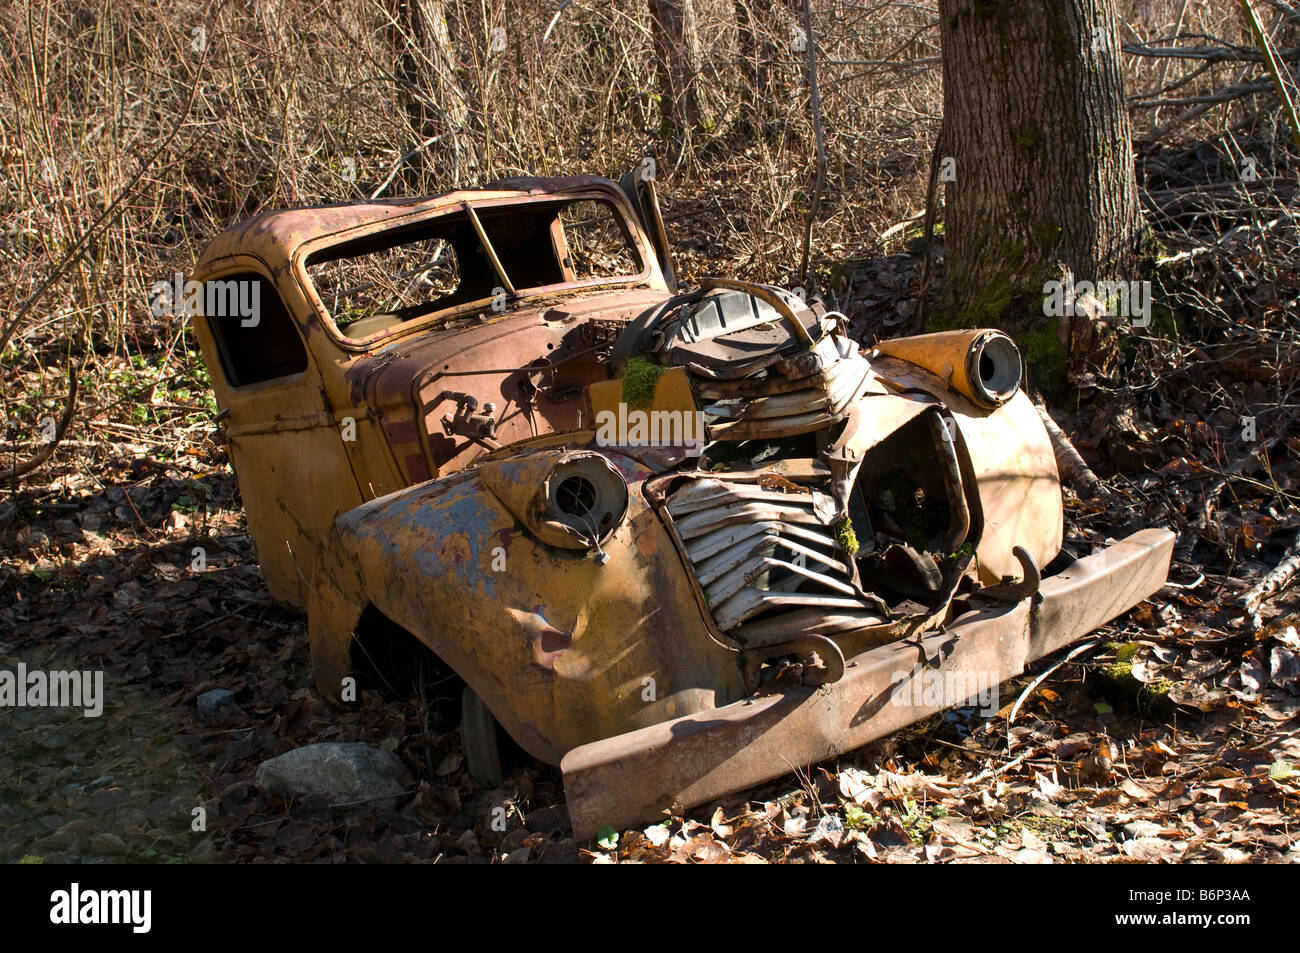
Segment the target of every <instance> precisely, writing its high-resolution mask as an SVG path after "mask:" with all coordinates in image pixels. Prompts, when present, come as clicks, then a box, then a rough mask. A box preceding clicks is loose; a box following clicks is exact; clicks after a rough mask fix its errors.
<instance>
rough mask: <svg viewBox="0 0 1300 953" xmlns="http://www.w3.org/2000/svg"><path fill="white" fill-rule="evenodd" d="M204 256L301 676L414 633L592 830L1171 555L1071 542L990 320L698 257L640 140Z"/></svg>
mask: <svg viewBox="0 0 1300 953" xmlns="http://www.w3.org/2000/svg"><path fill="white" fill-rule="evenodd" d="M193 277H194V279H195V280H196V281H197V282H200V283H201V284H202V286H203V287H208V288H211V287H217V288H221V289H229V288H232V287H236V285H232V284H231V282H242V283H244V284H243V285H242V286H241V287H244V288H246V289H247V288H252V289H253V291H254V293H255V294H254V297H253V300H255V301H257V302H258V303H259V307H258V311H257V315H256V317H255V318H254V319H252V320H247V319H242V320H241V319H240V318H239V317H229V316H222V314H220V313H219V312H220V311H221V310H222V309H221V308H220V307H219V305H220V303H221V296H220V295H217V296H215V298H216V301H217V306H214V305H213V298H214V296H213V295H207V302H206V305H203V304H202V303H201V304H200V306H199V307H198V308H197V309H195V310H196V311H197V312H199V313H195V314H194V325H195V331H196V333H197V336H198V339H199V342H200V345H201V347H202V351H203V355H204V359H205V361H206V363H207V366H208V369H209V371H210V373H211V377H212V384H213V389H214V390H215V392H216V399H217V403H218V407H219V415H218V426H219V429H220V432H221V434H222V436H223V438H224V439H225V440H226V441H227V443H228V445H229V449H230V457H231V461H232V463H233V466H234V469H235V473H236V475H237V477H238V480H239V485H240V490H241V493H242V496H243V502H244V506H245V510H246V512H247V517H248V525H249V529H250V531H251V533H252V536H253V539H254V541H255V542H256V546H257V553H258V559H259V561H260V563H261V566H262V569H263V571H264V573H265V576H266V581H267V585H268V586H269V587H270V590H271V592H272V594H273V595H274V596H275V597H277V598H278V599H281V600H283V601H285V602H288V603H291V604H293V605H295V606H298V607H301V608H303V609H304V610H305V611H306V613H307V617H308V622H309V630H310V637H311V653H312V666H313V671H314V676H315V682H316V686H317V689H318V690H319V691H320V692H321V694H322V695H323V696H324V697H326V698H327V699H329V700H331V701H332V702H334V703H336V704H343V703H345V702H348V701H352V700H354V698H355V695H354V694H350V693H349V686H352V687H353V689H355V686H356V684H357V680H358V679H370V680H371V681H368V682H366V683H365V684H375V685H378V684H390V685H391V684H393V683H394V682H396V681H397V680H398V679H399V678H400V677H402V673H403V672H405V671H406V670H408V669H409V668H410V666H411V664H412V659H413V658H414V657H415V655H416V653H427V652H432V653H434V654H435V655H436V657H437V660H439V663H440V664H441V665H443V666H446V667H447V668H449V669H450V670H451V672H453V673H454V675H455V676H457V677H458V678H459V679H460V680H463V685H464V687H463V689H460V690H459V691H461V692H462V693H463V694H462V696H461V698H462V705H461V712H460V716H459V718H460V720H459V725H460V729H461V735H462V743H463V747H464V750H465V757H466V762H467V765H468V767H469V768H470V770H471V773H473V774H475V776H476V777H479V778H480V779H485V780H486V782H487V783H492V781H494V780H499V772H500V767H499V759H498V754H497V739H498V735H497V732H498V730H500V729H503V730H504V732H505V733H506V734H507V735H508V736H509V738H510V739H513V741H514V742H515V743H517V744H518V745H519V746H520V747H522V749H523V750H524V751H525V752H527V753H528V754H529V755H531V756H533V757H534V758H537V759H540V760H541V761H543V762H547V763H549V764H552V765H558V766H559V768H560V772H561V774H562V776H563V781H564V789H565V795H566V802H567V805H568V809H569V813H570V817H571V820H572V823H573V828H574V833H575V836H577V837H579V838H588V837H591V836H593V835H594V834H595V832H596V831H597V830H598V829H599V828H600V827H601V826H602V825H605V824H611V825H614V826H615V827H621V826H627V825H632V824H635V823H638V822H640V821H643V820H653V819H655V818H656V817H662V812H663V810H664V809H666V808H672V809H675V810H682V809H687V808H691V807H694V806H697V805H700V804H705V803H708V802H710V801H713V800H716V799H718V798H720V797H722V796H723V795H726V794H728V793H732V792H734V791H738V790H741V789H743V788H746V787H750V786H752V785H755V784H757V783H759V782H762V781H765V780H768V779H771V778H774V777H777V776H780V775H782V774H785V773H788V772H789V771H790V770H791V769H792V767H794V766H805V765H807V764H809V763H810V762H815V761H818V760H821V759H826V758H830V757H833V756H835V755H837V754H839V753H841V752H845V751H848V750H850V749H853V748H855V747H858V746H860V745H862V744H864V743H866V742H868V741H870V740H873V739H875V738H878V737H881V736H883V735H886V734H888V733H890V732H892V731H894V730H896V729H898V728H900V727H902V726H904V725H907V724H910V723H912V722H914V721H916V720H918V719H920V718H923V717H926V716H928V715H931V714H933V713H934V712H936V711H939V710H941V709H943V708H945V707H951V706H953V705H956V704H961V703H964V702H965V701H967V699H966V698H965V697H953V695H952V693H951V692H948V693H946V694H943V695H942V696H941V695H940V694H937V693H934V692H929V691H927V692H919V691H913V690H912V688H913V687H914V685H915V683H916V682H917V680H918V679H923V678H927V677H932V676H935V675H936V674H937V675H938V676H939V677H941V678H945V677H946V678H947V682H946V683H945V684H947V685H950V686H951V685H958V686H960V685H963V684H966V685H973V684H976V682H975V681H973V680H972V679H974V678H975V677H976V676H978V677H979V679H982V680H983V681H984V682H991V683H992V684H993V685H994V686H996V685H997V684H999V683H1001V682H1002V681H1004V680H1006V679H1008V678H1011V677H1012V676H1015V675H1017V674H1019V673H1020V672H1022V671H1023V670H1024V668H1025V666H1026V665H1027V664H1028V663H1030V662H1031V661H1033V660H1035V659H1038V658H1040V657H1042V656H1044V655H1047V654H1049V653H1051V652H1054V651H1056V650H1057V649H1059V648H1061V647H1062V646H1064V645H1066V644H1068V643H1070V642H1072V641H1074V640H1077V639H1079V638H1080V637H1081V636H1083V635H1084V634H1086V633H1088V632H1090V631H1091V630H1093V629H1095V628H1096V627H1097V626H1099V625H1101V624H1103V623H1105V622H1107V621H1109V620H1111V619H1113V618H1115V617H1116V616H1118V615H1119V614H1121V613H1123V612H1124V611H1126V610H1127V609H1129V608H1131V607H1132V606H1134V605H1135V604H1136V603H1138V602H1139V601H1140V600H1142V599H1144V598H1146V597H1147V596H1149V595H1151V594H1153V593H1154V592H1155V591H1157V590H1158V589H1159V588H1160V587H1161V586H1163V585H1164V582H1165V578H1166V574H1167V572H1168V567H1169V560H1170V556H1171V553H1172V548H1173V535H1172V534H1171V533H1169V532H1167V531H1165V530H1161V529H1148V530H1143V531H1140V532H1138V533H1135V534H1134V535H1131V536H1129V537H1128V538H1126V539H1122V540H1119V541H1117V542H1114V543H1113V544H1111V545H1109V546H1107V547H1104V548H1101V549H1099V550H1098V551H1097V552H1094V553H1093V554H1091V555H1088V556H1085V557H1083V558H1081V559H1078V560H1074V561H1071V560H1070V559H1069V558H1068V557H1066V556H1064V555H1062V554H1061V552H1060V550H1061V542H1062V493H1061V487H1060V483H1059V478H1058V472H1057V466H1056V461H1055V458H1054V456H1053V450H1052V445H1051V442H1050V440H1049V437H1048V435H1047V433H1046V431H1045V429H1044V426H1043V423H1042V420H1041V419H1040V418H1039V416H1038V414H1037V412H1036V410H1035V408H1034V406H1033V405H1032V403H1031V401H1030V398H1029V397H1028V396H1027V395H1026V393H1025V392H1024V390H1023V388H1022V387H1021V376H1022V375H1021V361H1020V355H1019V353H1018V351H1017V349H1016V347H1015V345H1014V343H1013V342H1012V341H1011V340H1010V339H1009V338H1008V337H1006V336H1005V335H1003V334H1001V333H1000V332H997V331H991V330H987V331H986V330H975V331H954V332H942V333H938V334H927V335H921V336H917V337H911V338H902V339H897V340H891V341H886V342H882V343H880V344H877V345H876V346H875V347H874V348H869V349H864V348H862V347H860V346H859V345H858V344H857V343H855V342H854V341H852V340H850V338H849V337H848V336H847V327H846V322H845V320H844V318H843V316H842V315H839V314H837V313H834V312H827V311H825V310H824V308H823V307H822V305H821V304H819V303H815V302H813V303H806V302H804V301H803V300H802V299H801V298H800V297H799V296H796V295H794V294H791V293H788V292H785V291H781V290H779V289H776V288H772V287H768V286H760V285H751V284H746V283H741V282H735V281H726V280H708V281H702V282H700V283H698V284H697V285H696V286H694V287H690V288H687V287H685V286H683V285H681V284H679V282H678V281H677V279H676V277H675V275H674V271H673V267H672V262H671V259H670V256H669V246H668V242H667V239H666V235H665V230H664V225H663V221H662V218H661V216H660V213H659V207H658V201H657V198H656V195H655V185H654V182H653V181H647V180H645V179H643V178H641V177H639V176H637V175H635V174H632V175H629V176H626V177H624V179H623V180H622V181H621V183H615V182H613V181H610V180H606V179H602V178H597V177H593V176H575V177H568V178H558V179H535V178H519V179H509V180H503V181H500V182H497V183H493V184H492V185H490V186H488V187H486V188H484V189H482V190H477V191H458V192H452V193H450V194H446V195H440V196H436V197H432V198H420V199H411V200H394V201H369V202H359V203H352V204H342V205H334V206H327V207H318V208H309V209H298V210H289V211H275V212H268V213H264V214H261V215H258V216H257V217H256V218H253V219H251V220H249V221H247V222H245V223H243V224H241V225H238V226H236V227H233V228H231V229H229V230H228V231H226V232H224V233H223V234H221V235H220V236H218V237H217V238H216V239H215V240H214V241H212V243H211V244H210V245H209V246H208V247H207V248H206V250H205V251H204V253H203V254H202V256H201V258H200V260H199V262H198V264H197V267H196V271H195V274H194V276H193ZM200 297H202V296H201V295H200ZM205 310H206V312H207V313H202V312H204V311H205ZM959 695H960V692H959Z"/></svg>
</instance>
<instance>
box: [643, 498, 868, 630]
mask: <svg viewBox="0 0 1300 953" xmlns="http://www.w3.org/2000/svg"><path fill="white" fill-rule="evenodd" d="M803 489H804V491H805V492H786V491H783V490H780V489H776V488H771V487H766V486H761V485H758V484H752V483H740V482H735V481H729V480H723V479H711V478H701V479H696V480H692V481H690V482H689V483H686V484H685V485H684V486H681V487H680V488H678V489H677V490H676V491H674V492H673V493H671V494H670V495H669V496H668V498H667V500H666V501H665V508H666V510H667V512H668V514H669V516H670V517H671V518H672V526H673V529H674V531H675V532H676V534H677V537H678V540H679V541H680V543H681V545H682V548H683V550H684V552H685V553H686V556H687V559H688V560H689V561H690V563H691V566H692V568H693V569H694V572H695V577H696V580H697V582H698V583H699V586H700V588H701V590H702V591H703V593H704V597H705V601H706V602H707V603H708V606H709V610H710V612H711V613H712V615H713V620H714V623H715V624H716V625H717V627H718V629H719V630H720V631H722V632H726V633H730V634H732V635H737V634H740V632H741V630H742V628H743V627H745V625H746V623H761V624H762V627H763V629H764V631H768V630H772V629H773V628H774V627H776V628H784V627H785V626H784V625H783V623H784V622H787V621H788V622H789V623H790V624H791V627H792V628H797V627H796V625H795V624H796V623H803V622H804V621H805V619H806V613H804V612H802V610H807V609H816V610H818V613H819V618H820V619H821V620H822V621H823V623H829V624H832V626H833V623H834V622H835V620H840V621H841V622H842V623H843V625H844V626H846V627H852V628H860V627H864V626H868V625H872V624H875V623H880V622H883V621H884V620H885V618H886V617H887V610H886V609H885V607H884V605H883V603H881V602H880V600H879V599H878V598H876V597H875V596H873V595H871V594H869V593H865V592H863V591H862V589H861V588H860V587H859V586H858V584H857V583H856V581H855V578H854V573H853V570H852V567H851V565H850V564H849V562H848V560H849V557H848V556H846V555H845V554H844V553H843V551H839V550H837V548H836V544H835V530H834V528H833V527H832V525H831V522H832V520H833V519H834V514H835V506H834V503H833V501H832V500H831V498H830V497H829V496H828V495H826V494H825V493H822V492H819V491H817V490H815V489H813V488H811V487H804V488H803ZM796 613H798V615H796ZM787 617H788V618H787Z"/></svg>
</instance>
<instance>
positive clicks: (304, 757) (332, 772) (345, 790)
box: [257, 741, 406, 803]
mask: <svg viewBox="0 0 1300 953" xmlns="http://www.w3.org/2000/svg"><path fill="white" fill-rule="evenodd" d="M403 767H404V765H403V764H402V759H401V758H399V757H397V755H395V754H392V753H391V752H388V751H381V750H380V749H379V748H373V747H371V746H370V745H367V744H363V743H362V742H359V741H357V742H339V741H326V742H320V743H318V744H311V745H306V746H304V747H302V748H295V749H294V750H292V751H286V752H285V753H284V754H282V755H280V756H279V757H275V758H272V759H271V760H269V761H263V762H262V764H261V765H260V766H259V767H258V769H257V786H258V787H259V788H261V789H262V790H263V791H266V792H267V793H269V794H278V795H280V796H282V797H293V796H297V795H306V794H329V795H332V796H333V798H334V799H335V800H336V801H340V802H343V803H348V802H351V801H375V800H381V799H384V798H396V797H398V796H400V795H402V794H404V793H406V792H405V790H404V789H403V787H402V785H401V784H399V783H398V781H397V776H398V775H399V774H400V773H401V772H402V769H403Z"/></svg>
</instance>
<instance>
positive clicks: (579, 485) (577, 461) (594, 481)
mask: <svg viewBox="0 0 1300 953" xmlns="http://www.w3.org/2000/svg"><path fill="white" fill-rule="evenodd" d="M482 479H483V482H484V483H486V484H487V486H488V489H490V490H491V491H492V492H493V493H495V494H496V495H497V496H498V497H499V498H500V499H501V502H503V503H504V504H505V505H506V506H507V507H508V508H509V509H510V511H511V512H512V513H514V514H515V516H516V517H518V518H519V520H520V521H521V522H523V524H524V525H525V526H526V527H527V528H528V531H529V532H530V533H532V534H533V535H534V536H536V537H537V538H538V539H539V540H541V541H542V542H543V543H546V544H547V545H549V546H556V547H559V548H561V549H580V550H591V549H598V548H599V546H600V544H601V543H603V542H604V541H605V540H606V539H608V538H609V536H610V534H611V533H613V532H614V530H616V529H617V528H618V527H619V525H620V524H621V523H622V522H623V518H624V517H625V516H626V515H627V504H628V493H627V482H626V481H625V480H624V479H623V475H622V474H621V473H619V472H618V470H617V469H615V467H614V465H613V464H612V463H610V462H609V460H607V459H606V458H605V457H604V456H603V455H602V454H599V453H594V452H592V451H590V450H548V451H541V452H539V453H533V454H529V455H528V456H526V457H522V458H509V457H507V458H505V459H502V460H494V461H491V462H489V463H486V464H484V465H483V468H482Z"/></svg>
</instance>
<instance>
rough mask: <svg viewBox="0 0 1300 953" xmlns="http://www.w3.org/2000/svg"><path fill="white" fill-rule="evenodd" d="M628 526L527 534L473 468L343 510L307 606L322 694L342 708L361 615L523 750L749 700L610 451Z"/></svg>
mask: <svg viewBox="0 0 1300 953" xmlns="http://www.w3.org/2000/svg"><path fill="white" fill-rule="evenodd" d="M606 455H607V456H608V457H609V459H610V460H611V462H612V463H614V464H615V465H616V466H617V467H618V469H619V470H620V472H622V473H623V475H624V476H625V478H626V479H627V482H628V492H629V502H628V511H627V516H626V518H625V519H624V520H623V522H622V524H621V525H620V526H619V527H618V528H617V529H616V530H615V531H614V532H613V533H612V534H611V535H610V537H609V538H608V540H606V541H605V542H604V543H603V544H602V546H603V549H604V551H605V552H606V553H607V554H608V555H609V560H608V562H607V563H606V564H605V565H598V564H597V563H596V562H595V561H594V560H592V559H590V558H588V557H587V555H586V554H585V553H582V552H575V551H572V550H562V549H558V548H554V547H551V546H547V545H546V544H544V543H542V542H540V541H539V540H537V539H535V538H533V537H532V536H530V535H529V533H528V532H527V530H526V529H524V527H523V526H522V525H521V524H519V522H518V521H517V520H516V519H515V517H514V516H513V515H512V514H511V513H510V511H509V510H508V509H507V508H506V507H505V505H503V503H502V502H501V501H500V500H499V499H498V498H497V497H496V496H495V495H494V494H493V493H492V492H491V491H490V490H489V489H488V488H487V486H486V485H485V484H484V483H483V481H482V480H481V479H480V478H479V476H478V474H477V473H476V472H475V471H472V470H471V471H467V472H465V473H461V474H457V475H454V476H451V477H448V478H445V479H441V480H434V481H430V482H428V483H423V484H419V485H417V486H413V487H410V488H408V489H405V490H401V491H399V492H397V493H393V494H390V495H388V496H385V497H381V498H379V499H376V500H373V501H371V502H369V503H366V504H364V505H362V506H360V507H357V508H356V509H354V510H352V511H350V512H348V513H345V514H343V515H342V516H340V517H339V518H338V519H337V520H336V521H335V523H334V525H333V527H332V528H331V530H330V532H329V533H328V535H327V536H326V539H325V541H324V543H323V545H322V546H321V549H320V555H319V558H318V560H317V564H316V571H315V575H314V577H313V590H314V591H313V593H312V595H311V598H310V602H309V605H308V616H309V627H310V633H311V650H312V666H313V670H314V674H315V679H316V685H317V689H318V690H319V691H320V692H321V694H322V695H323V696H324V697H326V698H327V699H329V700H331V701H333V702H336V703H337V702H339V700H340V693H341V688H342V685H343V678H344V677H346V676H347V675H349V674H350V673H351V672H352V670H353V660H352V645H353V633H354V632H355V630H356V626H357V622H358V620H359V619H360V617H361V614H362V612H363V611H364V610H365V609H366V607H367V606H374V607H375V608H376V609H378V610H379V611H380V612H382V613H383V614H384V615H386V616H387V617H388V618H389V619H391V620H392V621H393V622H395V623H397V624H398V625H401V626H402V627H403V628H405V629H406V630H407V631H409V632H411V633H412V634H413V635H414V636H415V637H417V638H418V639H419V640H420V641H421V642H423V643H424V644H425V645H427V646H428V647H429V648H430V649H432V650H433V651H434V652H435V653H437V655H438V656H439V657H440V658H441V659H442V660H443V661H444V662H446V663H447V664H448V665H449V666H451V668H452V669H454V670H455V671H456V673H457V674H458V675H460V677H461V678H463V679H464V680H465V681H466V683H468V684H469V686H470V687H471V688H472V689H473V690H474V691H475V692H476V693H477V694H478V695H479V697H480V698H482V699H483V701H484V702H485V703H486V704H487V706H488V708H489V709H491V711H492V713H493V714H494V715H495V716H496V717H497V719H498V720H499V721H500V722H501V724H502V725H503V727H504V728H505V729H506V731H507V732H509V733H510V735H511V737H513V738H514V739H515V740H516V741H517V742H518V743H519V744H520V745H521V746H522V747H523V748H524V749H525V750H527V751H528V752H529V753H530V754H532V755H533V756H535V757H537V758H540V759H541V760H543V761H547V762H550V763H554V764H558V763H559V760H560V758H561V757H562V756H563V755H564V753H565V752H567V751H568V750H570V749H572V748H574V747H576V746H578V745H581V744H586V743H589V742H591V741H595V740H597V739H599V738H604V737H608V736H610V735H614V734H619V733H621V732H624V731H628V730H631V729H633V728H636V727H642V726H644V725H649V724H655V723H657V722H659V721H663V720H666V719H669V718H674V717H680V716H682V715H685V714H689V713H695V712H699V711H702V710H705V709H708V708H712V707H714V706H715V705H722V704H727V703H729V702H731V701H734V700H736V699H738V698H740V697H742V696H743V694H744V687H743V682H742V679H741V675H740V668H739V666H738V664H737V656H736V654H735V653H734V652H732V651H730V650H728V649H727V648H726V647H724V646H721V645H719V644H718V643H717V642H715V641H714V640H713V639H712V638H711V637H710V636H709V635H708V631H707V629H706V627H705V623H704V620H703V619H702V617H701V615H700V609H699V606H698V604H697V603H696V601H695V599H694V596H693V594H692V591H691V587H690V584H689V581H688V579H687V577H686V571H685V569H684V567H683V566H682V563H681V560H680V557H679V556H678V554H677V551H676V549H675V548H674V547H673V545H672V542H671V540H670V538H669V537H668V535H667V532H666V530H665V529H664V527H663V525H662V523H661V522H660V521H659V519H658V518H657V517H656V515H655V514H654V513H653V512H652V511H651V509H650V507H649V506H648V504H647V501H646V500H645V499H644V497H643V496H642V494H641V482H642V480H644V479H645V477H647V476H649V475H650V471H649V470H648V469H646V468H645V467H643V466H642V465H641V464H639V463H637V462H635V461H633V460H632V459H630V458H628V457H624V456H622V455H619V454H614V453H607V454H606Z"/></svg>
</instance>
